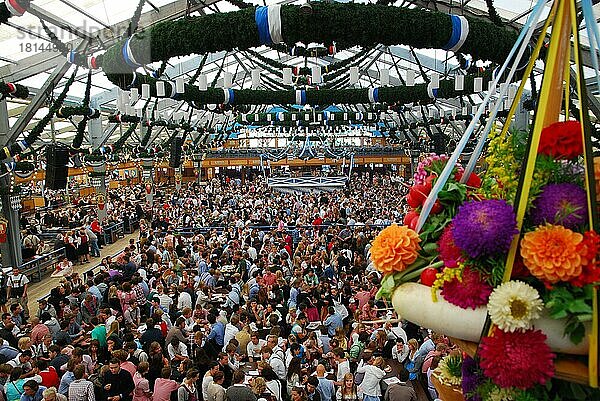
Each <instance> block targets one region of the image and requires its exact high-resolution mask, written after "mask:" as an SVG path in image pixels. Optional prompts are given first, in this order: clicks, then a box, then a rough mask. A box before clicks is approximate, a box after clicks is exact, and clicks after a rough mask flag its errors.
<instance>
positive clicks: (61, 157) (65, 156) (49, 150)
mask: <svg viewBox="0 0 600 401" xmlns="http://www.w3.org/2000/svg"><path fill="white" fill-rule="evenodd" d="M68 162H69V150H68V149H67V148H63V147H57V146H54V145H48V146H46V188H49V189H54V190H56V189H65V188H66V187H67V177H68V175H69V167H67V163H68Z"/></svg>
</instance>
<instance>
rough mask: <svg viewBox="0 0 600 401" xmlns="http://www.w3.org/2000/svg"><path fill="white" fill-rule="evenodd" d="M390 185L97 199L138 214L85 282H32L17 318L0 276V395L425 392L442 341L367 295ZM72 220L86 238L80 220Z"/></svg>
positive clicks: (12, 281)
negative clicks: (44, 293)
mask: <svg viewBox="0 0 600 401" xmlns="http://www.w3.org/2000/svg"><path fill="white" fill-rule="evenodd" d="M397 181H398V180H397V179H395V178H393V177H390V176H389V175H379V174H374V175H373V174H364V175H356V176H354V177H353V178H352V180H351V182H350V183H349V184H348V186H347V187H346V188H345V189H343V190H336V191H332V192H320V193H283V192H275V191H272V190H270V189H269V188H267V187H266V185H264V183H263V182H262V180H261V179H260V178H258V179H256V180H252V181H249V180H246V181H245V182H244V183H242V180H240V179H229V178H227V179H222V180H213V181H211V182H210V183H208V184H207V185H191V186H184V188H183V189H181V190H179V191H176V190H174V189H173V188H171V189H164V190H163V191H162V192H163V193H162V194H160V196H156V195H157V194H155V199H154V203H153V206H152V207H145V206H144V202H143V201H144V199H145V192H144V190H143V188H140V189H136V188H127V189H120V190H119V192H113V193H112V194H111V196H110V200H109V202H108V203H110V205H108V204H107V207H108V208H109V214H110V215H115V216H117V215H122V213H132V214H139V215H137V216H136V217H137V218H139V219H140V228H139V238H138V239H137V240H136V239H132V240H130V242H129V244H128V246H126V247H125V248H124V250H123V251H122V252H121V253H119V254H118V255H116V256H114V257H104V258H102V259H101V266H100V267H99V270H97V271H96V272H95V274H93V273H89V274H82V275H79V274H77V273H76V272H74V271H73V269H72V267H71V270H69V271H66V272H65V271H63V272H62V273H63V274H62V275H61V278H60V283H59V284H58V285H56V284H57V281H56V280H57V279H48V280H54V282H53V283H52V284H49V285H48V288H52V287H54V288H52V290H51V291H50V295H49V297H46V298H44V299H41V300H39V302H38V307H37V308H31V309H30V308H28V307H27V287H28V284H29V280H28V278H27V277H26V276H25V275H23V274H22V273H20V272H19V270H18V269H15V270H13V272H12V273H11V274H10V275H9V276H8V280H7V281H6V287H7V302H6V304H5V308H4V313H3V314H2V319H1V320H2V321H1V323H0V338H2V340H3V345H2V346H0V385H1V391H0V394H1V396H3V397H4V401H41V400H42V399H43V400H46V401H54V400H58V401H65V400H66V399H68V400H69V401H96V400H98V401H151V400H152V401H170V400H173V401H174V400H177V401H200V400H203V401H225V400H227V401H256V400H266V401H288V400H292V401H309V400H310V401H380V400H383V401H413V400H415V401H416V400H417V399H419V398H418V396H417V394H421V398H420V399H424V398H423V397H425V395H427V397H430V398H431V399H435V398H436V397H437V395H436V393H435V389H434V387H433V386H432V385H431V381H430V375H431V372H432V370H433V369H435V368H436V366H437V364H438V362H439V360H440V358H441V357H442V356H444V355H445V354H447V353H448V352H450V350H451V346H450V345H449V343H448V340H447V339H446V338H445V337H443V336H441V335H437V334H436V333H431V332H428V331H427V330H425V329H423V328H420V327H417V326H415V325H413V324H411V323H409V322H406V321H400V320H399V319H397V317H396V315H395V313H394V312H393V308H392V307H391V304H389V303H388V302H385V301H383V300H376V299H375V294H376V292H377V290H378V285H379V280H380V276H379V274H378V273H377V272H376V270H375V269H374V268H373V266H372V264H371V263H370V261H369V248H370V243H371V241H372V239H373V238H374V237H375V236H376V234H377V233H378V232H379V230H381V228H382V227H384V226H386V225H389V224H391V223H393V222H401V221H402V215H403V205H404V202H403V197H404V195H405V194H406V190H405V189H404V187H403V186H402V185H400V184H399V183H398V182H397ZM137 201H142V202H137ZM136 202H137V203H136ZM136 205H137V206H136ZM119 208H121V209H119ZM81 209H82V208H81V207H80V208H79V210H81ZM75 210H77V208H75ZM72 213H77V211H74V212H72ZM88 217H89V220H86V218H88ZM80 218H81V220H82V221H83V222H84V224H83V227H84V229H83V230H84V231H87V226H86V224H92V222H93V216H88V215H86V216H80ZM207 227H208V228H207ZM67 262H68V260H67Z"/></svg>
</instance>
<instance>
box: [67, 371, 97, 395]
mask: <svg viewBox="0 0 600 401" xmlns="http://www.w3.org/2000/svg"><path fill="white" fill-rule="evenodd" d="M84 374H85V366H84V365H77V366H75V369H73V375H74V376H75V380H74V381H73V382H71V384H70V386H69V401H96V398H95V396H94V385H93V384H92V382H91V381H89V380H86V379H84V378H83V376H84Z"/></svg>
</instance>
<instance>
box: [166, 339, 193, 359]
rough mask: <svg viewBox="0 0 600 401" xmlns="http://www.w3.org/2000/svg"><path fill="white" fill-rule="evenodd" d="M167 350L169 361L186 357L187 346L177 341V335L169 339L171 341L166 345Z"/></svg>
mask: <svg viewBox="0 0 600 401" xmlns="http://www.w3.org/2000/svg"><path fill="white" fill-rule="evenodd" d="M167 352H168V353H169V359H170V360H171V362H174V361H183V360H186V359H188V351H187V346H186V345H185V344H184V343H182V342H181V341H179V338H177V337H173V338H172V339H171V342H170V343H169V345H168V346H167Z"/></svg>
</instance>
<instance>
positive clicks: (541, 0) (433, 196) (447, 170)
mask: <svg viewBox="0 0 600 401" xmlns="http://www.w3.org/2000/svg"><path fill="white" fill-rule="evenodd" d="M545 3H546V2H545V0H538V1H537V3H536V5H535V7H534V8H533V11H532V12H531V13H530V14H529V17H528V18H527V21H526V22H525V24H524V25H523V27H522V28H521V32H520V33H519V36H518V37H517V40H516V41H515V44H514V45H513V47H512V49H511V50H510V52H509V54H508V56H507V58H506V61H505V62H504V64H503V65H502V67H501V68H500V73H504V71H505V70H506V68H507V66H508V63H509V60H511V59H512V58H513V57H514V55H515V53H516V52H517V49H518V48H519V47H520V45H521V42H523V39H524V38H525V35H526V34H527V31H528V30H529V28H530V27H531V25H532V24H533V23H534V22H537V17H539V15H538V11H539V10H540V8H541V7H543V6H544V4H545ZM534 16H536V17H535V18H534ZM534 19H535V21H534ZM490 97H491V93H489V92H488V93H487V95H486V96H485V98H484V100H483V102H482V103H481V105H480V106H479V108H478V109H477V112H476V113H475V115H474V116H473V119H472V120H471V123H470V124H469V126H468V127H467V128H466V130H465V132H464V134H463V136H462V138H461V139H460V141H459V142H458V144H457V145H456V148H455V150H454V152H453V153H452V155H450V158H449V159H448V161H447V162H446V167H444V170H443V171H442V172H441V174H440V175H439V177H438V179H437V180H436V182H435V185H434V186H433V188H432V189H431V192H430V193H429V196H428V197H427V199H426V200H425V203H424V204H423V208H422V209H421V213H420V215H419V220H418V221H417V226H416V227H415V231H416V232H420V231H421V229H422V228H423V225H424V224H425V220H427V217H429V213H430V212H431V208H432V207H433V204H434V202H435V201H436V200H437V197H438V194H439V192H440V191H441V190H442V188H443V186H444V185H445V184H446V182H447V181H448V177H450V174H451V172H452V169H453V168H454V165H455V164H456V162H457V161H458V158H459V156H460V155H461V154H462V152H463V150H464V148H465V146H466V145H467V142H468V141H469V139H470V138H471V135H472V134H473V131H474V130H475V125H476V122H477V121H478V120H479V118H480V117H481V116H482V115H483V111H484V108H485V107H484V105H485V104H486V103H488V102H489V100H490ZM469 175H470V174H467V173H465V176H466V177H468V176H469Z"/></svg>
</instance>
